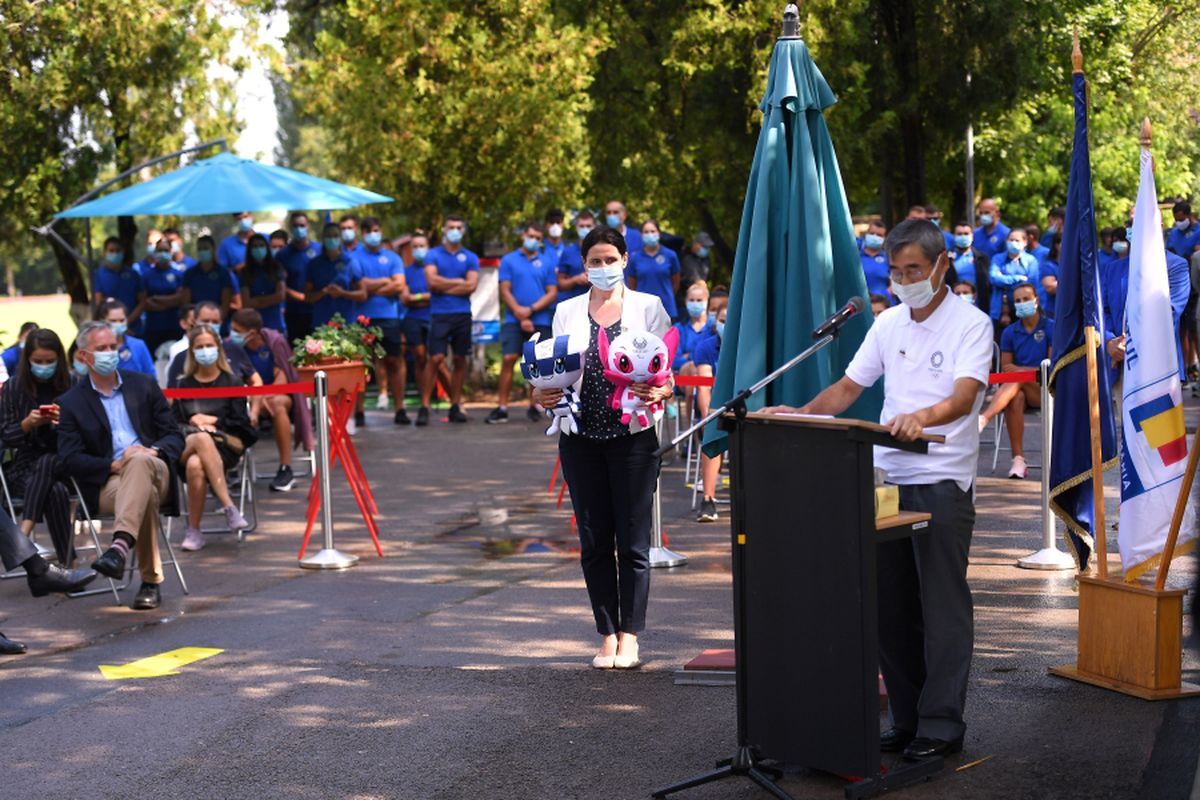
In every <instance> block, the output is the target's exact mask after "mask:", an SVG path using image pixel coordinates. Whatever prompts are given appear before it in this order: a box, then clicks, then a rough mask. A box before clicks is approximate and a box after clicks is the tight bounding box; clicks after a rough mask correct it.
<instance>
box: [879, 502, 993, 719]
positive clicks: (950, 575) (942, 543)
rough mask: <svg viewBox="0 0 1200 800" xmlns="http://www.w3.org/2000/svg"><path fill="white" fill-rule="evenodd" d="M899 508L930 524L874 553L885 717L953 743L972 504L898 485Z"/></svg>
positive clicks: (959, 707)
mask: <svg viewBox="0 0 1200 800" xmlns="http://www.w3.org/2000/svg"><path fill="white" fill-rule="evenodd" d="M900 507H901V508H902V509H905V510H907V511H924V512H927V513H930V514H932V515H933V520H932V521H931V523H930V525H929V528H928V529H926V530H925V531H924V532H918V534H917V535H916V536H913V537H912V538H911V539H902V540H900V541H895V542H885V543H883V544H880V545H879V546H878V547H877V548H876V553H877V556H878V568H879V569H878V574H879V663H880V667H881V668H882V670H883V680H884V683H886V684H887V691H888V700H889V712H888V713H889V716H890V718H891V722H892V725H893V727H896V728H899V729H901V730H904V731H909V732H912V733H915V734H916V735H917V736H923V737H926V738H930V739H942V740H944V741H953V740H955V739H958V738H960V737H962V735H963V733H964V732H965V731H966V729H967V728H966V725H965V724H963V708H964V706H965V705H966V701H967V679H968V677H969V675H970V671H971V651H972V649H973V647H974V642H975V618H974V605H973V603H972V601H971V589H970V587H969V586H968V585H967V556H968V554H969V552H970V549H971V531H972V528H973V527H974V525H975V505H974V503H973V502H972V500H971V493H970V492H964V491H963V490H961V489H959V488H958V484H956V483H955V482H953V481H941V482H940V483H934V484H929V485H924V486H901V487H900Z"/></svg>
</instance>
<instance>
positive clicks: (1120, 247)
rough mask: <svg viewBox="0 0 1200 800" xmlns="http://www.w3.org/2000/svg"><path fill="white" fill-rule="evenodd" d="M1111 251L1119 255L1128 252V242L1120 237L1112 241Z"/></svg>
mask: <svg viewBox="0 0 1200 800" xmlns="http://www.w3.org/2000/svg"><path fill="white" fill-rule="evenodd" d="M1112 248H1113V252H1114V253H1116V254H1117V255H1119V256H1123V255H1125V254H1126V253H1128V252H1129V242H1122V241H1121V240H1120V239H1118V240H1117V241H1115V242H1113V243H1112Z"/></svg>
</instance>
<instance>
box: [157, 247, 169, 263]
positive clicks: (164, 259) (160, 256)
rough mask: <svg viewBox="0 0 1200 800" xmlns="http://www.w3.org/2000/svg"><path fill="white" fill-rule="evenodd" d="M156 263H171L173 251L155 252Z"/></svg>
mask: <svg viewBox="0 0 1200 800" xmlns="http://www.w3.org/2000/svg"><path fill="white" fill-rule="evenodd" d="M154 261H155V263H157V264H159V265H162V264H169V263H171V251H170V250H155V251H154Z"/></svg>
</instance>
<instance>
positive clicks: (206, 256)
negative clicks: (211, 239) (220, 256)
mask: <svg viewBox="0 0 1200 800" xmlns="http://www.w3.org/2000/svg"><path fill="white" fill-rule="evenodd" d="M196 258H197V259H199V260H200V263H201V264H207V263H209V262H211V261H212V250H209V249H208V248H207V247H202V248H200V249H199V250H197V251H196Z"/></svg>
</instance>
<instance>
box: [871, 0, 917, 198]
mask: <svg viewBox="0 0 1200 800" xmlns="http://www.w3.org/2000/svg"><path fill="white" fill-rule="evenodd" d="M876 9H877V13H878V14H879V19H880V22H881V24H882V28H883V38H884V39H885V41H886V42H887V47H888V52H889V54H890V55H891V59H892V66H893V68H894V69H895V71H896V85H897V86H898V87H901V90H902V92H903V95H902V100H901V104H900V108H899V109H898V115H897V116H898V117H899V120H900V131H899V132H900V144H901V147H900V150H901V154H902V159H903V161H902V164H901V170H902V175H903V189H904V201H905V203H906V204H907V205H910V206H911V205H914V204H917V203H925V202H926V192H927V186H926V180H925V140H924V137H923V136H922V130H923V127H924V124H923V120H922V109H921V102H920V99H921V68H920V54H919V50H918V47H919V39H918V36H917V11H916V5H915V3H914V2H913V0H887V1H886V2H879V3H877V5H876Z"/></svg>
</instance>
